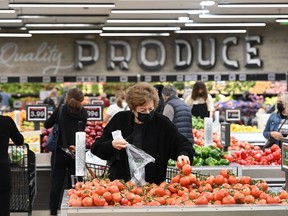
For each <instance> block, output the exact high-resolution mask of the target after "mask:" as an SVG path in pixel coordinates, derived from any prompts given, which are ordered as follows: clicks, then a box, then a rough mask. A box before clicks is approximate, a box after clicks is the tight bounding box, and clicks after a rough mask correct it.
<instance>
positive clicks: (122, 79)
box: [120, 76, 128, 82]
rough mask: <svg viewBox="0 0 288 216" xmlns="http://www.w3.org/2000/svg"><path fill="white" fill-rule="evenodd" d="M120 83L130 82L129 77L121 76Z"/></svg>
mask: <svg viewBox="0 0 288 216" xmlns="http://www.w3.org/2000/svg"><path fill="white" fill-rule="evenodd" d="M120 82H128V77H127V76H120Z"/></svg>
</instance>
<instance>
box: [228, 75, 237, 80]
mask: <svg viewBox="0 0 288 216" xmlns="http://www.w3.org/2000/svg"><path fill="white" fill-rule="evenodd" d="M228 79H229V81H235V80H236V74H229V77H228Z"/></svg>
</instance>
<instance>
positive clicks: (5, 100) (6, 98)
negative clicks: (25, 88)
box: [0, 88, 11, 110]
mask: <svg viewBox="0 0 288 216" xmlns="http://www.w3.org/2000/svg"><path fill="white" fill-rule="evenodd" d="M0 95H1V96H2V107H3V109H5V110H7V109H9V107H10V104H9V100H10V98H11V95H10V94H8V93H6V92H4V91H3V90H2V89H1V88H0Z"/></svg>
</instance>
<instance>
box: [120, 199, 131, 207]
mask: <svg viewBox="0 0 288 216" xmlns="http://www.w3.org/2000/svg"><path fill="white" fill-rule="evenodd" d="M120 204H121V205H122V206H131V202H130V201H129V200H128V199H127V198H126V197H122V199H121V201H120Z"/></svg>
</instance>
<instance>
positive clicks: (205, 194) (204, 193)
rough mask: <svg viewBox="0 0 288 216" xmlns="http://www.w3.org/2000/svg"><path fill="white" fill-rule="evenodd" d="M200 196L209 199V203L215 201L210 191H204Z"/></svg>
mask: <svg viewBox="0 0 288 216" xmlns="http://www.w3.org/2000/svg"><path fill="white" fill-rule="evenodd" d="M200 196H204V197H206V198H207V199H208V201H210V200H213V199H214V196H213V194H212V193H211V192H208V191H204V192H202V193H201V194H200Z"/></svg>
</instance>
